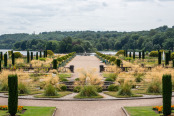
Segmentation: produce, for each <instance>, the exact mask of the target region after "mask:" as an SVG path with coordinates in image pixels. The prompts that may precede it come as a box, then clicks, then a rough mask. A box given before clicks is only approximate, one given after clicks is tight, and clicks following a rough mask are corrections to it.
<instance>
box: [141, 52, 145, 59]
mask: <svg viewBox="0 0 174 116" xmlns="http://www.w3.org/2000/svg"><path fill="white" fill-rule="evenodd" d="M142 59H145V52H144V50H143V51H142Z"/></svg>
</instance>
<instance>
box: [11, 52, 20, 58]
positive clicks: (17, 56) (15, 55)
mask: <svg viewBox="0 0 174 116" xmlns="http://www.w3.org/2000/svg"><path fill="white" fill-rule="evenodd" d="M13 54H14V57H15V58H22V54H21V53H20V52H14V53H13Z"/></svg>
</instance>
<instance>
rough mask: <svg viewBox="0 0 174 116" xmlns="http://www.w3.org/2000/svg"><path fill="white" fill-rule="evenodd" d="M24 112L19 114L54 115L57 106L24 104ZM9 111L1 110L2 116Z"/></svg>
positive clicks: (32, 115) (23, 115)
mask: <svg viewBox="0 0 174 116" xmlns="http://www.w3.org/2000/svg"><path fill="white" fill-rule="evenodd" d="M24 108H25V109H27V110H26V111H25V113H24V114H17V115H20V116H52V114H53V112H54V110H55V107H33V106H24ZM6 112H7V111H2V110H0V116H3V115H4V116H5V115H7V113H6Z"/></svg>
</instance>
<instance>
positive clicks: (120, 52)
mask: <svg viewBox="0 0 174 116" xmlns="http://www.w3.org/2000/svg"><path fill="white" fill-rule="evenodd" d="M124 52H125V51H124V50H119V51H118V52H117V53H116V54H115V55H116V56H119V55H124V54H125V53H124Z"/></svg>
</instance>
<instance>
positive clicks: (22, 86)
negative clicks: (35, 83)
mask: <svg viewBox="0 0 174 116" xmlns="http://www.w3.org/2000/svg"><path fill="white" fill-rule="evenodd" d="M18 93H19V94H29V90H28V88H27V86H26V85H25V84H23V83H19V85H18Z"/></svg>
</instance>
